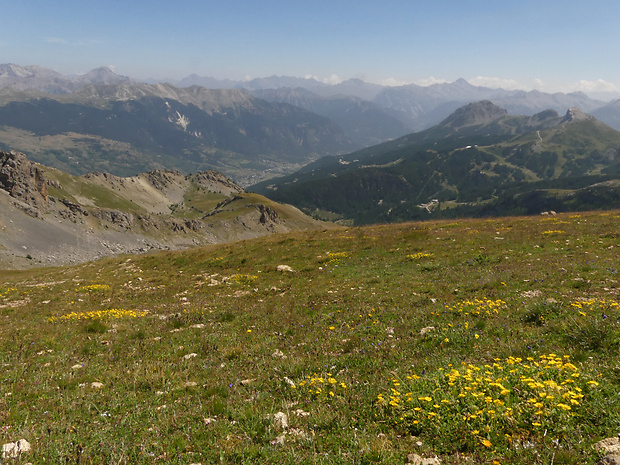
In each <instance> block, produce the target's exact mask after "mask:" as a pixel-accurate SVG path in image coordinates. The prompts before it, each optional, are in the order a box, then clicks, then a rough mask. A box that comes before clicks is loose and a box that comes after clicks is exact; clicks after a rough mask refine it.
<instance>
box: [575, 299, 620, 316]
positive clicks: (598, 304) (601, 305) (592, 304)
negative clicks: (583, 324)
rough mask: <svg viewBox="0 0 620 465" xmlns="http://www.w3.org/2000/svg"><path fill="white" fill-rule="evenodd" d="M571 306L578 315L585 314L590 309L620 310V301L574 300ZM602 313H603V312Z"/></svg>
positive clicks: (590, 310) (601, 310)
mask: <svg viewBox="0 0 620 465" xmlns="http://www.w3.org/2000/svg"><path fill="white" fill-rule="evenodd" d="M571 307H574V308H576V309H577V310H578V311H579V314H580V315H582V316H586V315H587V313H586V312H592V311H597V312H605V311H607V312H609V311H616V312H617V311H620V302H616V301H613V300H606V299H588V300H576V301H575V302H571ZM603 315H605V314H604V313H603Z"/></svg>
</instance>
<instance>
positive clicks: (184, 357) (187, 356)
mask: <svg viewBox="0 0 620 465" xmlns="http://www.w3.org/2000/svg"><path fill="white" fill-rule="evenodd" d="M197 355H198V354H196V353H194V352H192V353H191V354H186V355H183V360H189V359H190V358H194V357H196V356H197Z"/></svg>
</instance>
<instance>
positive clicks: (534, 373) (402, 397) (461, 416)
mask: <svg viewBox="0 0 620 465" xmlns="http://www.w3.org/2000/svg"><path fill="white" fill-rule="evenodd" d="M391 384H392V386H391V387H390V388H389V389H390V391H389V394H386V395H384V394H383V393H380V394H379V395H378V396H377V405H378V406H379V407H380V408H381V409H383V411H384V412H385V413H387V415H388V416H389V419H390V420H391V421H392V422H393V423H394V424H395V425H397V426H400V427H404V428H405V429H408V430H409V431H410V432H413V433H415V434H424V433H427V434H429V435H437V436H438V437H444V438H445V437H451V436H459V434H460V433H461V432H463V431H465V432H468V435H466V436H467V439H466V441H468V442H469V443H470V445H476V444H482V445H484V446H485V447H489V446H490V445H496V446H497V445H499V444H504V445H506V444H509V443H510V442H512V440H513V439H517V438H519V437H530V436H532V435H536V434H538V433H540V432H541V431H545V430H547V431H548V432H549V433H551V432H553V431H555V430H558V429H559V428H561V427H564V426H566V425H567V424H570V423H571V422H574V421H576V420H574V417H575V415H576V409H578V407H579V406H580V405H581V404H582V403H583V401H584V398H585V395H586V393H587V392H588V391H589V390H591V389H593V388H595V387H596V386H597V385H598V383H597V382H596V381H594V380H586V379H585V377H584V376H582V375H581V373H580V372H579V369H578V368H577V366H575V365H574V364H573V363H571V362H570V361H569V357H568V356H563V357H560V356H558V355H555V354H548V355H541V356H540V357H539V358H538V359H535V358H533V357H528V358H526V359H522V358H519V357H509V358H508V359H505V360H500V359H495V360H494V361H493V363H488V364H485V365H472V364H463V366H462V367H461V369H456V368H454V367H452V366H451V365H450V366H448V369H446V370H443V369H440V370H438V372H437V373H436V374H434V375H430V376H426V377H420V376H417V375H412V376H408V377H407V379H406V380H402V381H401V380H398V379H392V380H391ZM401 384H404V385H405V386H406V388H403V387H402V386H401ZM483 439H484V440H486V441H488V442H489V445H487V444H485V443H484V442H483Z"/></svg>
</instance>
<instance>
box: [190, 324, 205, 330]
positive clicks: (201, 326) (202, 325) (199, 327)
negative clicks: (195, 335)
mask: <svg viewBox="0 0 620 465" xmlns="http://www.w3.org/2000/svg"><path fill="white" fill-rule="evenodd" d="M204 327H205V325H204V324H202V323H197V324H195V325H191V326H190V328H196V329H202V328H204Z"/></svg>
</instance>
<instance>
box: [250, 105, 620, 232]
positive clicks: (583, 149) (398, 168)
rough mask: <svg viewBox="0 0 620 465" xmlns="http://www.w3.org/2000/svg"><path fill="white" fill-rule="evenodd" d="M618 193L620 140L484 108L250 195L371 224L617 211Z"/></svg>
mask: <svg viewBox="0 0 620 465" xmlns="http://www.w3.org/2000/svg"><path fill="white" fill-rule="evenodd" d="M605 183H606V184H605ZM618 187H620V132H618V131H616V130H614V129H613V128H611V127H609V126H607V125H605V124H604V123H602V122H600V121H598V120H596V119H595V118H594V117H592V116H591V115H588V114H586V113H584V112H582V111H581V110H579V109H576V108H570V109H569V110H567V111H566V112H565V113H564V114H563V115H559V114H558V113H557V112H556V111H555V110H547V111H544V112H541V113H538V114H536V115H533V116H523V115H522V116H514V115H509V114H507V112H506V111H505V110H504V109H501V108H500V107H498V106H496V105H495V104H493V103H492V102H490V101H482V102H477V103H473V104H468V105H465V106H463V107H462V108H460V109H457V110H456V111H455V112H454V113H453V114H452V115H451V116H449V117H448V118H446V119H445V120H444V121H443V122H442V123H440V124H438V125H437V126H435V127H433V128H429V129H427V130H425V131H421V132H419V133H412V134H409V135H406V136H404V137H401V138H399V139H396V140H394V141H390V142H384V143H383V144H379V145H377V146H374V147H370V148H367V149H362V150H360V151H357V152H353V153H351V154H347V155H344V156H341V157H338V158H335V157H328V158H323V159H320V160H318V161H316V162H314V163H313V164H310V165H308V166H306V167H304V168H303V169H302V170H300V171H298V172H296V173H293V174H291V175H289V176H286V177H281V178H275V179H272V180H269V181H266V182H263V183H260V184H257V185H256V186H252V187H251V189H252V190H254V191H256V192H259V193H262V194H264V195H267V196H269V197H270V198H273V199H274V200H277V201H281V202H287V203H292V204H294V205H296V206H298V207H300V208H302V209H303V210H304V211H306V212H308V213H311V214H315V215H317V216H318V217H325V218H327V217H330V218H340V219H341V220H343V221H351V220H352V221H354V222H355V224H358V223H359V224H366V223H373V222H388V223H389V222H396V221H408V220H414V219H415V220H419V219H424V218H428V219H431V218H444V217H445V218H452V217H460V216H484V215H509V214H533V213H538V212H540V211H542V210H544V209H554V210H558V211H562V210H571V209H572V210H574V209H590V208H611V207H613V205H617V202H618V201H620V189H618ZM429 205H432V206H433V208H434V210H433V211H432V212H430V210H429V208H427V207H428V206H429ZM545 205H547V206H548V205H552V206H553V208H545V207H544V206H545ZM422 207H423V208H422ZM429 213H431V214H430V215H429Z"/></svg>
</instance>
